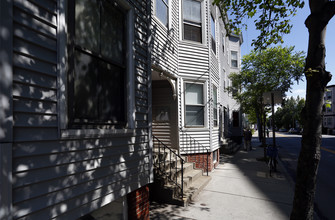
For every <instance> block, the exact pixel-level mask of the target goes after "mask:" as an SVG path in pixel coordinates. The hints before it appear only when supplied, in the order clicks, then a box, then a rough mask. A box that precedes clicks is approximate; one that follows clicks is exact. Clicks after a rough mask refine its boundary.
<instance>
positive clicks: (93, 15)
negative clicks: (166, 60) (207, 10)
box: [0, 0, 153, 219]
mask: <svg viewBox="0 0 335 220" xmlns="http://www.w3.org/2000/svg"><path fill="white" fill-rule="evenodd" d="M150 9H151V3H150V1H141V0H115V1H89V0H76V1H65V0H32V1H26V0H13V1H10V0H0V169H1V170H0V171H1V172H0V186H1V191H0V219H78V218H80V217H82V216H85V215H87V214H90V215H92V216H96V215H102V214H101V213H102V212H103V211H101V210H100V208H101V207H103V206H105V205H107V206H110V208H109V210H110V212H112V213H109V214H114V215H115V216H117V218H124V219H126V218H127V215H128V216H129V218H131V216H132V215H135V216H136V215H138V213H132V212H136V211H138V210H136V207H135V206H136V205H138V204H136V199H135V200H134V198H135V197H136V195H138V194H140V195H143V198H144V200H145V203H144V205H143V204H141V205H142V206H143V207H142V208H143V209H146V210H145V212H144V213H146V215H147V214H148V208H149V207H148V206H149V205H148V198H147V197H148V192H147V191H148V190H147V185H148V184H149V183H151V182H152V181H153V178H152V159H151V150H152V149H151V148H152V147H151V145H152V144H151V64H150V63H151V56H150V51H149V49H148V48H149V36H150V30H149V24H150ZM134 193H135V194H134ZM111 207H112V208H111ZM127 207H128V212H127ZM111 210H113V211H111Z"/></svg>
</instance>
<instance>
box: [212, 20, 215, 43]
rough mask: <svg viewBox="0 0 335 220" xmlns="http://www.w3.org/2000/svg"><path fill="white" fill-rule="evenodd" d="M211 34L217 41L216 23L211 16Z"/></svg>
mask: <svg viewBox="0 0 335 220" xmlns="http://www.w3.org/2000/svg"><path fill="white" fill-rule="evenodd" d="M211 34H212V37H213V38H214V39H215V22H214V18H213V16H211Z"/></svg>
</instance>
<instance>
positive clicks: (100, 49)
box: [68, 0, 127, 128]
mask: <svg viewBox="0 0 335 220" xmlns="http://www.w3.org/2000/svg"><path fill="white" fill-rule="evenodd" d="M126 20H127V16H126V11H125V10H124V9H123V8H122V7H120V6H119V5H118V4H117V3H116V2H115V1H98V0H96V1H92V0H75V1H69V32H70V37H69V75H68V85H69V94H68V96H69V101H68V113H69V114H68V115H69V127H70V128H121V127H124V126H125V124H126V108H127V101H126V96H127V95H126V91H127V90H126V79H127V76H126V73H127V67H126V40H127V37H126V36H127V34H126V31H127V25H126Z"/></svg>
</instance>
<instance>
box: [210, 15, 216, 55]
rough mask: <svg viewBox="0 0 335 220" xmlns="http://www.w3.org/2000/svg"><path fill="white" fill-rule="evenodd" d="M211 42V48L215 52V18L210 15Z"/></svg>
mask: <svg viewBox="0 0 335 220" xmlns="http://www.w3.org/2000/svg"><path fill="white" fill-rule="evenodd" d="M211 42H212V50H213V52H214V53H216V42H215V20H214V18H213V16H212V15H211Z"/></svg>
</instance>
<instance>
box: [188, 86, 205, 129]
mask: <svg viewBox="0 0 335 220" xmlns="http://www.w3.org/2000/svg"><path fill="white" fill-rule="evenodd" d="M185 87H186V89H185V126H189V127H203V126H204V125H205V120H204V108H205V103H204V84H196V83H186V84H185Z"/></svg>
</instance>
